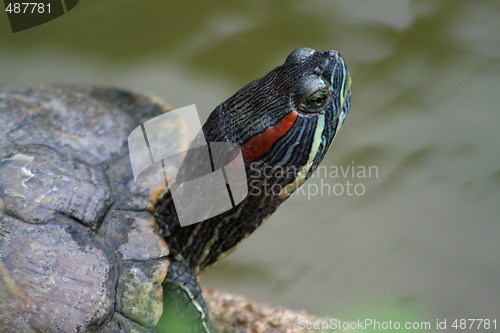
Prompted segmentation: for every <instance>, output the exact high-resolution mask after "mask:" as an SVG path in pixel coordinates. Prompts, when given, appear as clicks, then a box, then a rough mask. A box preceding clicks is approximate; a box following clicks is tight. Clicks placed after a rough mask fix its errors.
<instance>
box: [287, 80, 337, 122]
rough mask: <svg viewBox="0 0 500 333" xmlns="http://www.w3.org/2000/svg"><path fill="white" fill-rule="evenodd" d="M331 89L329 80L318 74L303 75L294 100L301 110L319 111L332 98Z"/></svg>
mask: <svg viewBox="0 0 500 333" xmlns="http://www.w3.org/2000/svg"><path fill="white" fill-rule="evenodd" d="M330 94H331V90H330V89H329V86H328V84H327V82H326V81H325V80H324V79H323V78H321V77H318V76H316V75H311V76H306V77H303V78H301V79H300V80H299V82H297V84H296V86H295V89H294V93H293V100H294V102H295V105H296V107H297V109H298V110H299V111H302V112H304V113H319V112H321V111H323V110H324V108H325V105H327V103H328V101H329V100H330Z"/></svg>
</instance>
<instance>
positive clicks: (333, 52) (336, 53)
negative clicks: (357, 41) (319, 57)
mask: <svg viewBox="0 0 500 333" xmlns="http://www.w3.org/2000/svg"><path fill="white" fill-rule="evenodd" d="M328 56H330V57H332V58H335V59H338V58H339V53H338V52H337V51H335V50H328Z"/></svg>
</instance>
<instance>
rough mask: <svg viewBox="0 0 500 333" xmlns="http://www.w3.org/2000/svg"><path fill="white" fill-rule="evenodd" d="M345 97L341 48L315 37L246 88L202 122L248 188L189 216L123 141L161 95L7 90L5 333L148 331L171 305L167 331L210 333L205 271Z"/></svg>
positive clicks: (1, 267)
mask: <svg viewBox="0 0 500 333" xmlns="http://www.w3.org/2000/svg"><path fill="white" fill-rule="evenodd" d="M350 98H351V78H350V74H349V71H348V69H347V66H346V64H345V61H344V59H343V58H342V56H341V55H340V54H339V53H338V52H337V51H334V50H327V51H316V50H314V49H310V48H300V49H297V50H294V51H293V52H291V53H290V54H289V55H288V57H287V58H286V60H285V62H284V63H283V64H282V65H279V66H277V67H276V68H274V69H273V70H271V71H270V72H269V73H268V74H266V75H265V76H263V77H261V78H260V79H257V80H255V81H252V82H251V83H249V84H248V85H246V86H244V87H243V88H241V89H240V90H238V91H237V92H236V93H235V94H234V95H233V96H232V97H230V98H229V99H227V100H226V101H224V102H223V103H221V104H220V105H219V106H218V107H216V108H215V109H214V110H213V112H212V113H211V114H210V116H209V117H208V119H207V121H206V123H205V124H204V125H203V127H202V129H201V132H202V133H203V134H204V138H205V140H206V142H208V143H210V142H226V143H231V144H234V145H235V146H237V147H239V149H240V150H239V151H240V152H241V153H242V156H243V163H244V169H245V171H246V177H247V178H246V179H247V182H248V194H247V195H246V197H245V198H244V199H243V200H242V201H241V202H239V203H238V204H237V205H235V206H234V207H232V208H231V209H229V210H227V211H225V212H222V213H220V214H218V215H215V216H211V217H209V218H207V219H205V220H203V221H201V222H198V223H193V224H190V225H184V226H182V225H181V224H180V223H179V216H178V215H177V211H176V206H175V200H174V199H175V198H174V197H173V195H172V191H171V189H169V188H168V186H167V187H166V188H165V189H163V190H162V191H161V193H158V191H151V190H150V189H147V188H144V187H142V186H140V184H138V183H136V182H135V180H134V175H133V172H132V168H131V162H130V158H129V151H128V146H127V137H128V135H129V134H130V132H131V131H132V130H133V129H134V128H137V126H140V125H141V124H142V123H144V122H146V121H147V120H149V119H152V118H154V117H157V116H158V115H162V114H165V112H168V111H169V110H170V107H169V106H168V105H167V104H166V103H164V102H163V101H162V100H160V99H159V98H157V97H155V96H152V95H149V94H147V93H140V92H134V91H129V90H125V89H120V88H115V87H109V86H98V85H96V86H76V85H75V86H71V85H41V86H17V87H1V88H0V119H1V122H0V331H2V332H6V331H7V332H153V331H155V327H156V326H157V324H158V322H159V320H160V317H162V316H163V317H162V322H165V323H166V324H165V325H166V326H162V327H163V329H164V331H165V332H175V333H181V332H193V333H212V332H213V328H212V325H211V322H210V319H209V316H208V312H207V308H206V306H205V302H204V300H203V296H202V292H201V287H200V285H199V283H198V280H197V276H198V275H199V274H200V273H202V272H203V271H204V270H205V269H207V268H208V267H210V266H211V265H213V264H214V263H216V262H217V261H219V260H220V259H222V258H223V257H225V256H226V255H227V254H229V253H230V252H232V251H233V250H234V249H235V248H236V247H237V245H238V244H239V243H240V242H241V241H242V240H243V239H245V238H246V237H247V236H249V235H250V234H251V233H252V232H253V231H254V230H255V229H256V228H257V227H258V226H260V225H261V224H262V223H263V222H264V221H265V220H266V219H267V218H269V216H270V215H271V214H272V213H273V212H274V211H275V210H276V209H277V208H278V206H279V205H280V204H281V203H282V202H284V201H285V200H286V199H287V198H288V197H289V196H290V195H291V194H292V193H293V192H294V191H295V190H296V189H297V188H298V187H299V186H300V185H302V184H303V183H304V182H305V181H306V179H307V178H309V177H310V175H311V174H312V173H313V172H314V170H315V169H316V168H317V166H318V165H319V163H320V162H321V160H322V159H323V157H324V156H325V154H326V152H327V150H328V149H329V147H330V145H331V143H332V141H333V139H334V138H335V136H336V134H337V133H338V130H339V129H340V127H341V125H342V124H343V122H344V120H345V117H346V115H347V113H348V110H349V107H350ZM179 126H181V125H179V124H174V125H173V127H174V128H176V132H175V133H182V130H179ZM165 131H168V129H165ZM201 132H200V133H201ZM163 144H164V145H169V141H168V140H165V142H163ZM186 147H187V148H186V149H187V156H189V154H190V151H194V150H193V149H189V148H190V146H189V142H187V146H186ZM187 156H186V158H187ZM193 156H195V157H196V155H193ZM184 161H185V160H184ZM184 165H185V162H183V164H182V165H181V168H180V170H179V173H182V170H184V169H186V168H185V167H184ZM264 170H266V172H263V171H264ZM283 170H287V172H283ZM167 185H168V184H167ZM269 186H270V187H269ZM266 188H272V189H274V190H272V191H265V190H264V189H266ZM153 192H154V193H153Z"/></svg>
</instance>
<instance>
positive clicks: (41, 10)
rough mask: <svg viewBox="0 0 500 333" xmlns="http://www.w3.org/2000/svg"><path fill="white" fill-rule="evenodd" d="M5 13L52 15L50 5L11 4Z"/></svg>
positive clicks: (32, 3) (35, 3)
mask: <svg viewBox="0 0 500 333" xmlns="http://www.w3.org/2000/svg"><path fill="white" fill-rule="evenodd" d="M5 11H6V12H7V13H9V14H45V13H47V14H50V3H47V4H45V3H43V2H10V3H9V4H8V5H7V7H6V8H5Z"/></svg>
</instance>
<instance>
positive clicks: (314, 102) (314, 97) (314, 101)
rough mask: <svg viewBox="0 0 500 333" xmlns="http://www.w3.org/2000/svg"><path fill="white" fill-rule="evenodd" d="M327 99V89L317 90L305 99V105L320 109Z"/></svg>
mask: <svg viewBox="0 0 500 333" xmlns="http://www.w3.org/2000/svg"><path fill="white" fill-rule="evenodd" d="M327 100H328V89H321V90H318V91H316V92H314V93H312V94H311V95H309V97H307V99H306V106H307V107H308V108H310V109H313V110H314V109H320V108H322V107H323V106H325V104H326V101H327Z"/></svg>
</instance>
